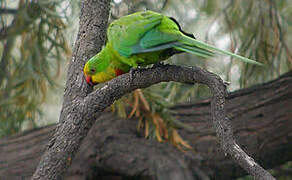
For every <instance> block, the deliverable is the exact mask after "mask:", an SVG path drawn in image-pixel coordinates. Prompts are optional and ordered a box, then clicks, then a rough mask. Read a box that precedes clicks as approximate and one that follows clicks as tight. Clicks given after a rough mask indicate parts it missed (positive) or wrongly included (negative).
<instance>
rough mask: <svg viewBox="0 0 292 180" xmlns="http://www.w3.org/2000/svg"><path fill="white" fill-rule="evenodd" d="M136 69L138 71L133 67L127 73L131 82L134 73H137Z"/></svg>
mask: <svg viewBox="0 0 292 180" xmlns="http://www.w3.org/2000/svg"><path fill="white" fill-rule="evenodd" d="M137 69H138V68H134V67H132V68H131V69H130V71H129V73H130V78H131V80H133V78H134V74H135V71H137Z"/></svg>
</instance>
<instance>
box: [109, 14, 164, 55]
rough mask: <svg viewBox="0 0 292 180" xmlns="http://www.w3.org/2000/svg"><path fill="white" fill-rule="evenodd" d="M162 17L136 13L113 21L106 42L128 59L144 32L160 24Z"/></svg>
mask: <svg viewBox="0 0 292 180" xmlns="http://www.w3.org/2000/svg"><path fill="white" fill-rule="evenodd" d="M162 18H163V15H161V14H158V13H154V12H152V11H145V12H138V13H134V14H132V15H129V16H124V17H122V18H120V19H119V20H116V21H114V22H113V23H112V24H111V25H110V26H109V29H108V42H109V43H112V44H113V47H114V49H115V50H116V51H118V53H119V54H120V55H121V56H124V57H130V56H131V55H132V54H133V46H135V45H136V44H137V43H139V42H140V40H141V38H142V37H143V36H144V35H145V33H146V32H148V31H150V30H151V29H153V28H154V27H155V26H157V25H159V24H160V23H161V20H162Z"/></svg>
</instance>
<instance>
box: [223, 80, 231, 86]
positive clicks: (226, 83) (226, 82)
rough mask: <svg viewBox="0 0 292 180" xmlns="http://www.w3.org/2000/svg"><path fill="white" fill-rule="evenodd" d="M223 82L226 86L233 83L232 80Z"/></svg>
mask: <svg viewBox="0 0 292 180" xmlns="http://www.w3.org/2000/svg"><path fill="white" fill-rule="evenodd" d="M223 84H224V86H225V87H228V86H229V85H230V84H231V82H228V81H224V82H223Z"/></svg>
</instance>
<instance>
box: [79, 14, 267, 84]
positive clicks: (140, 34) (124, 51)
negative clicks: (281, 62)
mask: <svg viewBox="0 0 292 180" xmlns="http://www.w3.org/2000/svg"><path fill="white" fill-rule="evenodd" d="M181 52H187V53H191V54H194V55H197V56H200V57H203V58H208V57H210V56H213V55H215V54H224V55H229V56H232V57H234V58H237V59H239V60H241V61H244V62H247V63H252V64H256V65H261V63H259V62H256V61H253V60H251V59H248V58H246V57H242V56H239V55H237V54H234V53H231V52H228V51H225V50H221V49H218V48H216V47H214V46H211V45H208V44H206V43H204V42H201V41H198V40H196V39H195V37H194V36H193V35H192V34H188V33H186V32H184V31H183V30H182V29H181V27H180V26H179V24H178V22H177V21H176V20H175V19H174V18H171V17H167V16H165V15H163V14H160V13H156V12H153V11H143V12H137V13H134V14H131V15H127V16H124V17H121V18H120V19H118V20H115V21H113V22H112V23H111V24H110V25H109V27H108V30H107V43H106V46H105V47H104V48H103V49H102V50H101V51H100V52H99V53H98V54H96V55H95V56H93V57H92V58H91V59H89V61H88V62H87V63H86V64H85V66H84V75H85V77H86V81H87V83H88V84H91V85H95V84H97V83H101V82H106V81H109V80H111V79H113V78H115V77H117V76H119V75H121V74H124V73H127V72H129V71H130V69H131V68H137V66H144V65H149V64H154V63H157V62H160V61H163V60H166V59H168V58H169V57H170V56H172V55H174V54H177V53H181Z"/></svg>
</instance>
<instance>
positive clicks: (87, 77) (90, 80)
mask: <svg viewBox="0 0 292 180" xmlns="http://www.w3.org/2000/svg"><path fill="white" fill-rule="evenodd" d="M85 79H86V82H87V84H88V85H90V86H94V85H96V84H97V83H94V82H92V79H91V76H85Z"/></svg>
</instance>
